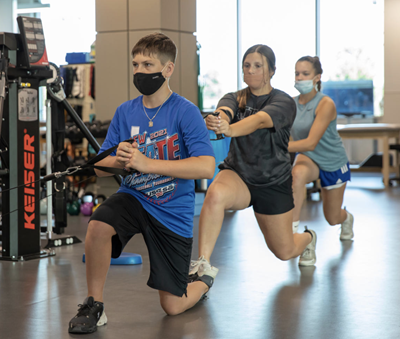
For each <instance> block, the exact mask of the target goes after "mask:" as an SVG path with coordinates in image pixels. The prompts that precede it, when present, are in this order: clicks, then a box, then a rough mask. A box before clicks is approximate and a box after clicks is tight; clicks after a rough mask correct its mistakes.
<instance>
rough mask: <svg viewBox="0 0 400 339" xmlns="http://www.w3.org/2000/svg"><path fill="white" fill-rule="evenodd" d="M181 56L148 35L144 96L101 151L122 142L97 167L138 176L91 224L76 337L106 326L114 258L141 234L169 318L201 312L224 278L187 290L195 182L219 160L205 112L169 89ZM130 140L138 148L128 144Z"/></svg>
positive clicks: (122, 114)
mask: <svg viewBox="0 0 400 339" xmlns="http://www.w3.org/2000/svg"><path fill="white" fill-rule="evenodd" d="M176 53H177V49H176V46H175V44H174V42H173V41H172V40H171V39H169V38H168V37H167V36H165V35H164V34H161V33H154V34H150V35H147V36H145V37H143V38H142V39H140V40H139V41H138V43H137V44H136V45H135V47H134V48H133V50H132V57H133V61H132V64H133V74H134V80H133V82H134V84H135V86H136V88H137V89H138V90H139V91H140V92H141V93H142V94H143V96H139V97H138V98H136V99H134V100H131V101H128V102H125V103H124V104H122V105H121V106H119V107H118V108H117V111H116V113H115V116H114V118H113V120H112V122H111V125H110V128H109V130H108V133H107V137H106V140H105V141H104V143H103V145H102V148H101V150H100V153H101V152H103V151H105V150H106V149H109V148H111V147H112V146H114V145H117V144H118V145H119V146H118V149H117V150H116V151H114V153H112V154H111V155H109V156H108V157H106V158H105V159H103V160H102V161H100V162H98V163H97V164H96V165H98V166H104V167H115V168H121V169H123V168H125V169H127V170H130V171H132V174H130V175H128V176H126V177H125V178H124V180H123V182H122V185H121V187H120V189H119V190H118V192H117V193H115V194H113V195H112V196H111V197H110V198H109V199H107V200H106V201H104V202H103V203H102V204H101V206H100V207H99V208H97V209H96V211H95V212H94V214H93V215H92V217H91V219H90V222H89V226H88V231H87V235H86V242H85V256H86V279H87V285H88V297H87V298H86V299H85V301H84V302H83V304H82V305H80V308H79V310H78V314H77V315H76V316H75V317H74V318H72V320H71V321H70V323H69V328H68V331H69V332H70V333H91V332H94V331H96V329H97V326H101V325H104V324H106V323H107V317H106V315H105V313H104V304H103V289H104V284H105V281H106V276H107V272H108V268H109V265H110V259H111V257H113V258H117V257H119V256H120V254H121V252H122V250H123V248H124V246H125V245H126V244H127V242H128V241H129V240H130V239H131V237H132V236H133V235H135V234H137V233H142V235H143V237H144V240H145V242H146V245H147V248H148V251H149V257H150V266H151V269H150V277H149V280H148V282H147V284H148V285H149V286H150V287H152V288H155V289H157V290H159V294H160V303H161V307H162V308H163V309H164V311H165V312H166V313H167V314H169V315H174V314H179V313H182V312H184V311H186V310H187V309H189V308H191V307H192V306H194V305H195V304H196V303H197V302H198V301H199V300H200V299H201V298H202V296H203V295H204V294H205V293H206V292H207V291H208V290H209V288H210V287H211V286H212V284H213V281H214V278H215V276H216V275H217V273H218V269H216V268H215V267H212V266H210V265H204V266H203V267H202V269H201V271H200V273H199V277H198V279H197V280H196V281H195V282H193V283H190V284H189V285H188V284H187V278H188V273H189V265H190V258H191V251H192V242H193V238H192V237H193V233H192V229H193V215H194V195H195V194H194V180H193V179H200V178H212V177H213V175H214V169H215V159H214V153H213V150H212V147H211V143H210V141H209V134H208V131H207V128H206V125H205V123H204V121H203V119H202V117H201V114H200V112H199V110H198V108H197V107H196V106H195V105H193V104H192V103H191V102H190V101H188V100H186V99H185V98H183V97H181V96H179V95H178V94H176V93H173V92H172V91H171V90H170V88H169V78H170V76H171V75H172V73H173V71H174V67H175V65H174V63H175V59H176ZM166 79H167V81H165V80H166ZM130 138H131V139H133V140H134V142H133V143H132V144H131V143H128V142H123V141H124V140H127V139H130ZM96 174H97V175H98V176H106V175H110V174H109V173H106V172H102V171H99V170H96Z"/></svg>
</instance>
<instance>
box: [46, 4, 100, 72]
mask: <svg viewBox="0 0 400 339" xmlns="http://www.w3.org/2000/svg"><path fill="white" fill-rule="evenodd" d="M42 3H43V4H44V3H46V4H47V3H48V4H50V8H49V9H46V10H43V11H42V12H41V15H40V17H41V19H42V22H43V29H44V35H45V39H46V48H47V55H48V58H49V61H51V62H53V63H55V64H57V65H65V64H66V61H65V55H66V54H67V53H70V52H88V53H89V52H90V46H91V45H92V43H93V42H94V41H95V40H96V11H95V0H85V1H82V0H63V1H61V0H42Z"/></svg>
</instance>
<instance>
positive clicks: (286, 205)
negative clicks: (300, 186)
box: [247, 175, 294, 215]
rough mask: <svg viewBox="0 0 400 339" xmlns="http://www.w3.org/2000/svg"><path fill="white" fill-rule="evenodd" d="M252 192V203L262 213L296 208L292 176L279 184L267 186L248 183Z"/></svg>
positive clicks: (275, 212) (283, 211)
mask: <svg viewBox="0 0 400 339" xmlns="http://www.w3.org/2000/svg"><path fill="white" fill-rule="evenodd" d="M247 187H248V189H249V191H250V194H251V200H250V205H249V206H253V209H254V212H256V213H260V214H267V215H273V214H282V213H286V212H289V211H290V210H291V209H293V208H294V203H293V189H292V176H291V175H290V177H289V179H287V180H286V181H284V182H283V183H281V184H278V185H272V186H267V187H262V186H253V185H250V184H247Z"/></svg>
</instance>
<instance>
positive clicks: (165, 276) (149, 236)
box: [90, 193, 193, 297]
mask: <svg viewBox="0 0 400 339" xmlns="http://www.w3.org/2000/svg"><path fill="white" fill-rule="evenodd" d="M90 220H98V221H102V222H105V223H106V224H109V225H111V226H112V227H114V229H115V232H117V234H116V235H114V236H113V237H112V254H111V255H112V257H113V258H118V257H119V256H120V255H121V253H122V250H123V248H124V247H125V245H126V244H127V243H128V241H129V240H130V239H131V238H132V237H133V236H134V235H135V234H137V233H142V235H143V238H144V241H145V243H146V245H147V249H148V251H149V258H150V277H149V280H148V281H147V285H148V286H150V287H151V288H154V289H156V290H161V291H167V292H169V293H171V294H173V295H176V296H178V297H182V296H183V295H184V294H186V288H187V277H188V274H189V266H190V259H191V254H192V243H193V238H184V237H182V236H180V235H178V234H176V233H174V232H172V231H171V230H170V229H168V228H167V227H165V226H164V225H162V224H161V223H160V222H159V221H158V220H156V219H155V218H154V217H153V216H152V215H151V214H149V213H148V212H147V211H146V210H145V209H144V208H143V206H142V204H141V203H140V202H139V201H138V200H137V199H136V198H135V197H134V196H132V195H131V194H128V193H115V194H113V195H112V196H111V197H109V198H108V199H107V200H105V201H104V202H103V203H102V204H101V205H100V206H99V207H98V208H97V209H96V210H95V212H94V213H93V215H92V217H91V218H90Z"/></svg>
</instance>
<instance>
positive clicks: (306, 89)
mask: <svg viewBox="0 0 400 339" xmlns="http://www.w3.org/2000/svg"><path fill="white" fill-rule="evenodd" d="M294 87H295V88H296V89H297V90H298V91H299V92H300V94H307V93H310V92H311V91H312V90H313V88H314V87H315V85H314V79H312V80H301V81H295V82H294Z"/></svg>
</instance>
